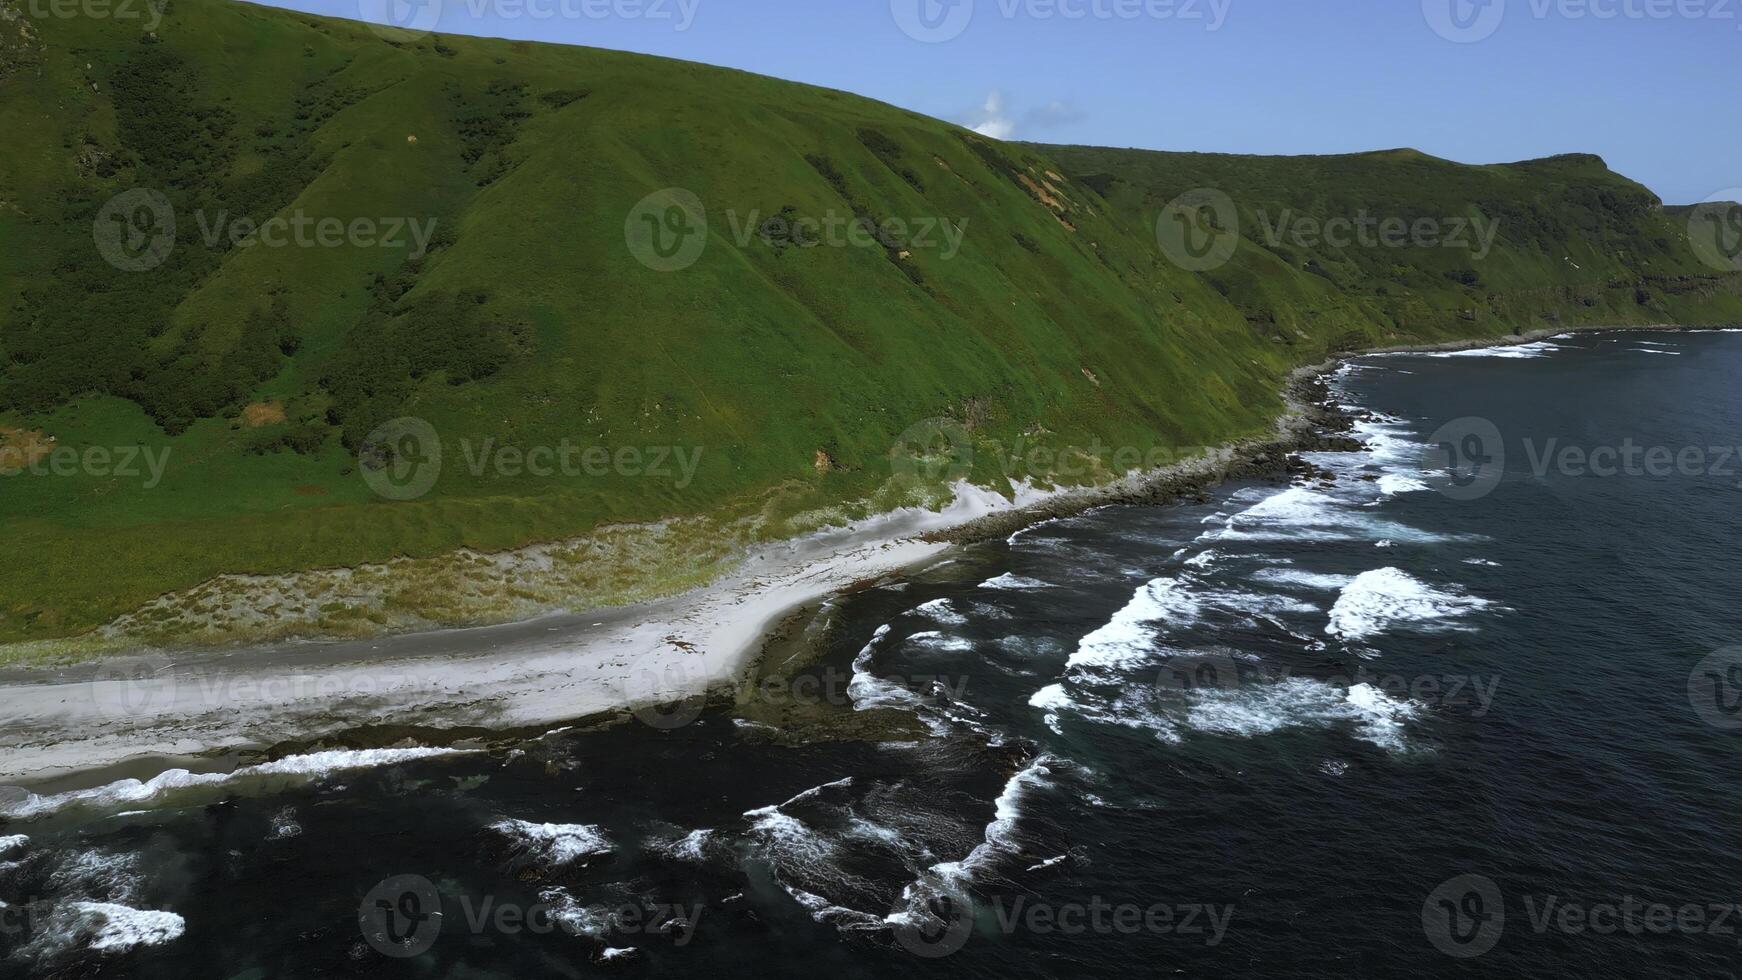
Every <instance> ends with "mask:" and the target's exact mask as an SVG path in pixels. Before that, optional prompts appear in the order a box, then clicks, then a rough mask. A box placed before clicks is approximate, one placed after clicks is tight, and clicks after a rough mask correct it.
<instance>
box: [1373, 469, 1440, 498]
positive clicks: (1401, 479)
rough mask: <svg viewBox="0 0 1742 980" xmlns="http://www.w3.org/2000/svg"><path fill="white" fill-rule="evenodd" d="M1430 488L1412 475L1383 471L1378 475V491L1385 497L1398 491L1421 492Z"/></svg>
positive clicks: (1391, 495) (1392, 495)
mask: <svg viewBox="0 0 1742 980" xmlns="http://www.w3.org/2000/svg"><path fill="white" fill-rule="evenodd" d="M1431 489H1433V488H1432V487H1430V486H1428V485H1427V484H1426V483H1425V482H1423V481H1421V480H1418V479H1416V478H1415V477H1413V476H1404V475H1403V474H1401V473H1385V474H1382V475H1381V476H1380V477H1379V492H1380V493H1382V494H1384V495H1386V496H1387V497H1394V496H1396V495H1397V494H1400V493H1421V492H1422V491H1424V490H1431Z"/></svg>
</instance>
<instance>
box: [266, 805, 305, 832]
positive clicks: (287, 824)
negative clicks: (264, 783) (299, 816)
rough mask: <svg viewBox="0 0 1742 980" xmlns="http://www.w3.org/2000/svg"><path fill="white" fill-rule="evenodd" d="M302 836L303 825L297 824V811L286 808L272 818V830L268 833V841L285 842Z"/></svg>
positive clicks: (292, 808)
mask: <svg viewBox="0 0 1742 980" xmlns="http://www.w3.org/2000/svg"><path fill="white" fill-rule="evenodd" d="M301 836H302V824H300V823H297V822H296V809H295V808H294V807H288V806H287V807H285V808H284V809H282V810H280V811H278V813H277V814H275V815H274V816H273V818H272V828H271V829H270V830H269V831H268V832H267V837H268V839H271V840H285V839H287V838H291V837H301Z"/></svg>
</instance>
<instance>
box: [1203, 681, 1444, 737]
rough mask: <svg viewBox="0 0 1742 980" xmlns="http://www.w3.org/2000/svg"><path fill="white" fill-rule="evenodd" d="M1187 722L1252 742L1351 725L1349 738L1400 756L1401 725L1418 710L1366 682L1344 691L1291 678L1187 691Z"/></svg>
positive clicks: (1219, 733) (1204, 729) (1218, 733)
mask: <svg viewBox="0 0 1742 980" xmlns="http://www.w3.org/2000/svg"><path fill="white" fill-rule="evenodd" d="M1188 696H1189V699H1190V704H1189V706H1188V707H1187V709H1186V723H1187V725H1188V726H1189V727H1191V728H1192V729H1195V730H1197V731H1200V732H1206V733H1209V734H1215V735H1229V736H1235V737H1241V738H1253V737H1256V736H1260V735H1269V734H1273V733H1275V732H1279V731H1284V730H1288V729H1299V728H1330V727H1333V726H1336V725H1341V724H1352V725H1353V734H1354V735H1355V737H1356V738H1359V739H1361V740H1363V741H1366V742H1371V743H1373V744H1374V745H1377V746H1379V747H1380V748H1383V749H1385V750H1387V751H1390V752H1403V751H1405V750H1406V749H1407V747H1408V745H1407V742H1406V741H1405V739H1404V723H1405V722H1406V721H1409V720H1410V719H1412V718H1414V717H1416V714H1417V711H1418V708H1417V706H1416V705H1414V704H1413V703H1410V702H1407V701H1397V700H1394V699H1392V698H1389V697H1387V696H1386V695H1385V693H1384V692H1383V691H1380V690H1379V689H1378V688H1376V687H1373V686H1372V685H1369V684H1356V685H1355V686H1353V687H1351V688H1349V689H1348V690H1347V691H1344V690H1342V689H1341V688H1338V687H1335V686H1332V685H1330V684H1326V683H1324V682H1323V681H1317V680H1312V679H1309V678H1304V677H1291V678H1288V679H1286V680H1282V681H1278V682H1276V683H1274V684H1257V685H1243V686H1240V687H1235V688H1227V689H1203V688H1199V689H1194V690H1193V691H1191V692H1189V695H1188Z"/></svg>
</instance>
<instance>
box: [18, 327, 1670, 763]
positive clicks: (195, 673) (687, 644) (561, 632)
mask: <svg viewBox="0 0 1742 980" xmlns="http://www.w3.org/2000/svg"><path fill="white" fill-rule="evenodd" d="M1608 329H1641V328H1608ZM1666 329H1679V328H1666ZM1570 332H1571V331H1567V330H1556V331H1540V332H1537V333H1533V334H1531V335H1525V336H1522V337H1519V338H1512V339H1505V340H1490V341H1485V342H1468V343H1459V344H1448V345H1440V347H1439V348H1438V349H1445V348H1478V347H1492V346H1504V345H1507V344H1513V343H1517V342H1519V341H1521V340H1523V341H1529V340H1536V339H1541V338H1544V337H1548V336H1559V335H1563V334H1567V333H1570ZM1397 349H1398V350H1403V349H1409V350H1425V349H1433V348H1428V347H1415V348H1397ZM1340 363H1341V361H1339V360H1333V361H1330V362H1327V363H1326V364H1322V365H1315V366H1312V367H1308V368H1302V369H1301V370H1300V371H1298V372H1296V377H1295V382H1296V384H1298V383H1300V382H1301V381H1303V380H1306V379H1311V378H1313V377H1315V376H1316V375H1319V374H1322V373H1324V372H1325V371H1327V370H1331V369H1334V368H1335V366H1336V365H1338V364H1340ZM1292 394H1293V389H1291V396H1292ZM1291 401H1292V402H1293V405H1292V408H1291V410H1290V411H1289V413H1288V414H1287V415H1285V416H1284V417H1283V418H1282V419H1281V420H1279V423H1278V434H1277V437H1276V439H1275V440H1274V441H1272V442H1266V443H1255V444H1252V445H1244V446H1239V447H1226V448H1224V449H1223V450H1219V451H1217V452H1213V453H1211V454H1209V455H1207V456H1205V457H1202V458H1199V459H1194V460H1190V461H1188V462H1186V463H1183V464H1179V465H1177V466H1173V467H1169V468H1167V469H1165V470H1160V471H1154V472H1148V473H1142V474H1134V475H1132V476H1128V477H1126V478H1124V479H1122V480H1119V481H1116V482H1115V483H1112V484H1109V485H1105V486H1100V487H1095V488H1086V489H1069V490H1060V491H1051V492H1044V493H1043V492H1038V491H1035V492H1022V493H1018V494H1017V497H1018V499H1017V500H1010V499H1007V498H1005V497H1003V496H1000V495H998V494H995V493H991V492H989V491H985V490H983V489H979V488H975V487H972V486H969V485H966V484H962V485H959V486H958V488H957V496H956V499H955V501H954V502H953V503H952V504H951V505H950V506H948V507H946V508H944V509H942V510H937V511H922V510H917V509H914V510H905V511H898V512H895V513H891V514H886V515H883V516H880V517H877V518H874V519H870V520H866V521H861V522H859V523H857V524H854V525H852V526H850V527H847V528H842V529H837V530H832V531H828V532H823V533H819V534H815V535H811V536H807V537H804V538H801V539H798V540H795V541H790V542H785V543H782V544H777V545H771V546H768V547H765V548H763V549H761V550H759V551H757V552H756V553H754V554H752V555H750V556H748V557H747V558H746V559H745V560H744V561H743V562H742V563H741V564H740V565H739V566H738V567H737V568H736V570H735V571H733V572H732V573H731V574H729V575H728V576H727V577H726V578H724V579H723V580H721V581H719V582H717V583H715V584H713V585H710V586H707V587H705V588H701V589H697V590H694V591H692V592H689V593H686V594H684V595H681V596H678V597H675V598H672V599H667V600H662V601H659V602H654V603H647V604H643V605H638V606H629V607H623V608H616V609H610V610H606V611H602V612H599V613H591V614H561V615H554V616H547V617H543V618H540V619H534V620H529V621H525V622H520V623H514V624H509V625H503V626H491V627H481V628H474V629H462V630H448V631H441V632H433V633H419V634H407V635H399V636H390V637H382V638H378V639H372V640H360V641H345V642H304V643H285V644H277V645H270V646H259V647H251V648H247V649H241V650H234V651H230V652H200V653H194V654H187V655H182V656H178V655H175V654H172V653H164V652H148V653H141V654H137V655H130V656H124V657H111V658H108V659H104V660H101V661H97V662H92V663H85V664H79V665H76V666H69V667H62V668H33V669H17V670H11V671H8V672H5V673H4V674H0V733H4V738H5V740H6V742H7V746H8V750H7V752H6V753H5V754H4V756H3V757H0V785H7V784H10V785H15V786H21V787H24V788H26V789H28V790H32V791H36V792H46V791H55V792H59V791H64V790H68V789H79V788H84V787H86V786H91V785H98V784H101V783H104V782H107V781H110V780H113V779H116V778H122V777H138V776H150V775H152V774H154V773H156V772H160V771H163V770H166V769H170V768H177V767H179V768H187V769H192V770H195V771H200V770H202V769H203V770H213V769H217V770H222V769H224V768H225V767H234V766H235V765H237V764H239V762H240V761H241V760H242V758H243V757H244V756H246V755H248V754H253V753H260V752H263V751H265V750H268V749H272V748H274V747H280V746H294V747H298V748H306V747H333V746H355V747H365V746H362V745H360V744H359V743H364V742H368V741H369V740H370V739H371V738H373V739H374V740H375V741H377V742H380V741H382V740H383V739H384V734H383V733H389V734H391V735H392V738H389V739H386V741H387V742H394V741H396V740H404V739H406V738H408V737H409V738H411V739H413V740H414V741H416V742H418V743H420V744H431V743H438V744H439V743H443V742H453V741H456V740H460V739H466V738H475V737H480V736H485V735H488V734H489V733H496V732H504V731H514V730H521V729H537V728H540V727H541V726H542V727H550V726H557V725H562V724H564V723H567V722H572V721H574V720H577V719H583V718H589V717H597V716H599V715H601V714H604V713H608V712H613V711H623V710H625V709H634V708H637V707H645V706H650V705H655V704H664V703H669V702H672V701H677V700H681V699H685V698H691V697H694V696H699V695H702V694H705V693H707V692H709V691H710V690H713V689H717V688H718V687H720V686H722V685H725V684H728V683H730V682H732V681H733V680H734V679H736V678H738V677H740V676H742V674H743V673H744V671H745V670H746V668H747V667H749V666H750V665H751V664H752V663H753V661H754V658H755V656H756V654H757V653H758V652H759V651H760V650H761V648H762V645H763V643H764V640H765V637H766V635H767V634H768V632H769V630H770V629H771V627H773V626H774V625H775V624H776V623H778V622H779V621H780V620H781V619H783V618H784V617H785V616H787V615H788V614H789V613H790V612H791V611H793V610H794V609H796V608H798V607H800V606H802V605H805V604H807V603H810V602H814V601H816V600H818V599H821V598H824V597H826V596H829V595H832V594H836V593H838V592H841V591H843V590H846V589H849V588H851V587H853V586H854V585H855V584H858V583H864V582H868V581H873V580H876V579H879V578H882V577H885V576H889V575H892V574H895V573H898V572H901V571H903V570H907V569H912V568H914V567H917V566H922V565H924V564H926V563H929V562H934V561H937V560H939V559H940V558H941V557H942V556H944V555H945V553H946V552H947V551H948V550H949V549H951V548H952V547H954V546H955V545H954V544H952V543H950V542H952V541H955V542H960V541H966V540H973V539H975V538H983V537H986V536H988V535H989V534H993V533H1008V530H1007V529H1012V528H1018V527H1021V526H1024V525H1026V524H1030V523H1034V522H1037V521H1040V520H1045V519H1049V518H1053V517H1058V516H1063V515H1066V514H1070V513H1074V512H1081V511H1082V510H1085V509H1088V508H1090V507H1094V506H1100V505H1103V504H1109V503H1116V502H1121V501H1133V500H1163V499H1168V498H1170V497H1172V496H1177V495H1178V494H1180V493H1185V492H1190V490H1191V489H1193V488H1201V487H1202V486H1205V485H1208V484H1210V483H1214V482H1219V481H1221V480H1223V479H1226V478H1228V477H1230V476H1233V475H1239V474H1240V473H1241V472H1244V471H1250V470H1252V469H1253V468H1254V467H1256V468H1257V469H1258V470H1261V471H1265V472H1279V471H1280V462H1281V459H1282V457H1283V456H1285V455H1286V452H1287V451H1288V450H1289V449H1291V448H1298V445H1299V439H1300V437H1301V436H1302V435H1303V434H1304V433H1305V432H1306V431H1308V430H1310V429H1311V428H1312V427H1313V426H1312V419H1311V418H1309V415H1310V413H1309V412H1307V411H1306V409H1305V407H1304V406H1303V405H1302V404H1301V403H1300V402H1299V400H1298V399H1295V398H1292V397H1291ZM1242 467H1244V468H1245V470H1242ZM636 713H637V714H639V715H641V716H642V718H643V721H644V722H645V723H647V724H650V725H654V726H661V725H665V724H668V723H670V720H671V719H670V717H669V716H666V715H663V714H660V713H658V712H657V711H653V710H648V711H642V712H636ZM407 730H410V732H411V734H409V735H408V734H407V733H406V732H407ZM363 733H373V734H372V735H369V736H365V735H364V734H363Z"/></svg>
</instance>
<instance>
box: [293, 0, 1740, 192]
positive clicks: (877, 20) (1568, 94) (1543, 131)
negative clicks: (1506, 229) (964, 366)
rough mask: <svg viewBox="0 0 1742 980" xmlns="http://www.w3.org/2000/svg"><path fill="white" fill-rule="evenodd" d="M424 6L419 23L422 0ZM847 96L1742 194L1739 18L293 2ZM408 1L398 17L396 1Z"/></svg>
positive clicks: (1587, 10) (1090, 138)
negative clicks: (1517, 165) (1555, 163)
mask: <svg viewBox="0 0 1742 980" xmlns="http://www.w3.org/2000/svg"><path fill="white" fill-rule="evenodd" d="M415 4H421V5H422V6H421V7H419V6H415ZM277 5H279V6H285V7H291V8H294V9H298V10H304V11H309V12H312V13H323V14H331V15H335V16H341V17H349V18H353V19H365V20H375V21H381V20H384V19H387V18H389V17H392V18H398V19H399V20H400V21H401V22H404V23H418V24H420V25H421V24H422V23H424V21H423V20H420V18H430V17H433V16H436V15H438V14H439V21H437V28H436V29H438V30H440V31H443V32H448V33H456V34H478V35H488V36H495V37H511V38H520V39H526V40H539V41H556V42H564V43H575V44H590V45H596V46H599V47H607V48H617V49H622V50H628V51H641V52H646V53H650V54H660V55H667V56H670V57H676V58H686V59H690V60H694V61H702V62H707V63H709V64H716V65H728V66H731V67H734V68H743V69H746V70H749V71H756V72H761V73H764V74H769V75H776V76H779V77H782V78H790V79H794V80H798V81H804V82H810V83H813V84H817V85H826V86H830V87H833V88H841V89H846V90H849V91H852V92H857V93H860V94H862V95H868V96H871V97H873V98H877V99H882V100H884V101H886V102H891V103H894V104H896V105H900V106H904V107H906V108H910V109H914V110H917V111H919V112H923V113H926V114H928V115H933V116H938V117H941V118H945V119H950V120H953V121H956V122H961V123H963V124H965V125H972V126H976V127H979V128H981V129H982V130H983V131H985V132H988V133H990V134H992V135H998V136H1003V137H1008V138H1015V139H1032V140H1039V141H1044V142H1061V143H1063V142H1068V143H1094V144H1103V145H1111V146H1140V147H1147V148H1152V149H1164V150H1207V151H1220V152H1235V153H1339V152H1348V151H1356V150H1369V149H1382V148H1389V147H1397V146H1413V147H1416V148H1418V149H1421V150H1425V151H1426V152H1428V153H1432V154H1434V155H1436V156H1442V157H1448V158H1451V159H1454V160H1462V161H1466V162H1472V163H1478V162H1480V163H1485V162H1497V161H1510V160H1520V159H1526V158H1530V157H1539V156H1546V155H1549V154H1553V153H1565V152H1572V151H1582V152H1593V153H1598V154H1601V155H1602V156H1603V157H1605V158H1606V159H1607V160H1608V161H1609V164H1610V166H1612V167H1614V168H1615V169H1617V170H1619V171H1621V172H1622V173H1625V174H1627V175H1628V176H1631V177H1633V178H1635V179H1637V180H1640V181H1642V182H1643V183H1645V184H1646V185H1648V186H1649V187H1651V188H1652V189H1653V190H1655V191H1657V192H1658V193H1659V194H1660V195H1662V196H1663V197H1664V198H1665V199H1667V200H1668V201H1670V202H1671V203H1690V202H1694V201H1699V200H1704V199H1706V198H1707V197H1710V196H1712V195H1714V194H1716V193H1718V192H1720V191H1728V190H1731V189H1733V188H1736V187H1739V186H1742V126H1738V125H1737V124H1736V120H1737V115H1738V114H1737V104H1738V101H1739V100H1738V97H1737V92H1738V88H1737V85H1736V82H1735V68H1736V66H1737V65H1739V64H1742V0H277ZM390 5H391V6H390Z"/></svg>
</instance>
